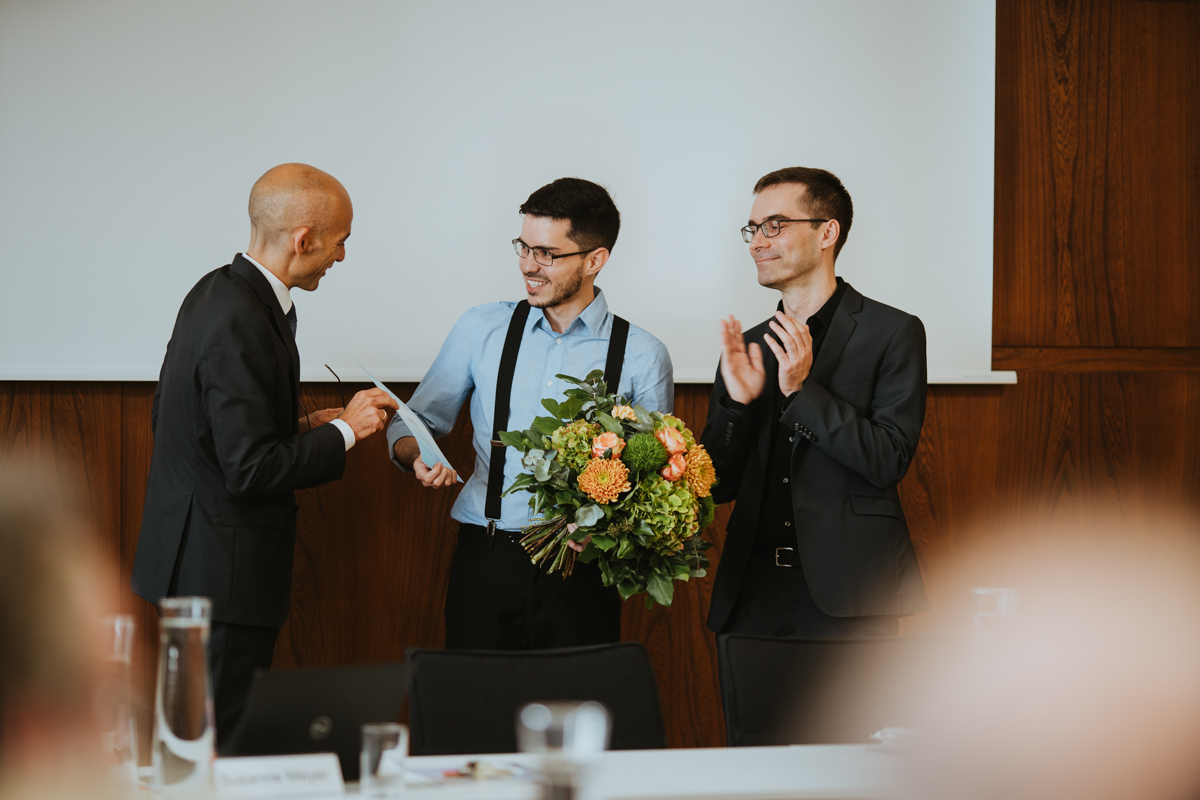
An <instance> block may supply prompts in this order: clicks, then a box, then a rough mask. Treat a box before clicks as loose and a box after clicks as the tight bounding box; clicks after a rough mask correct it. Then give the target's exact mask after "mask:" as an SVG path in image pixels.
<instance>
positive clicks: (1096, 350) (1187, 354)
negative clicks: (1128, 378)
mask: <svg viewBox="0 0 1200 800" xmlns="http://www.w3.org/2000/svg"><path fill="white" fill-rule="evenodd" d="M992 369H1004V370H1019V371H1023V372H1024V371H1028V372H1200V348H1196V347H993V348H992Z"/></svg>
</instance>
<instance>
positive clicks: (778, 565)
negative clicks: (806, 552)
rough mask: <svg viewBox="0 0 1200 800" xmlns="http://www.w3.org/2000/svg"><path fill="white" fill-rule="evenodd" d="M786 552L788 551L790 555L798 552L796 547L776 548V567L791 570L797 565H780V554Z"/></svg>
mask: <svg viewBox="0 0 1200 800" xmlns="http://www.w3.org/2000/svg"><path fill="white" fill-rule="evenodd" d="M784 550H787V551H788V552H789V553H794V552H796V548H794V547H776V548H775V566H777V567H787V568H789V569H790V568H791V567H793V566H795V565H794V564H780V563H779V554H780V553H782V552H783V551H784Z"/></svg>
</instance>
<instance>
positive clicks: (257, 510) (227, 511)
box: [217, 500, 288, 528]
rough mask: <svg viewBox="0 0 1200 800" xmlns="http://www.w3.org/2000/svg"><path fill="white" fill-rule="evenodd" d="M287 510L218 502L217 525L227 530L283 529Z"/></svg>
mask: <svg viewBox="0 0 1200 800" xmlns="http://www.w3.org/2000/svg"><path fill="white" fill-rule="evenodd" d="M287 516H288V515H287V509H285V508H280V507H279V506H271V505H262V504H261V503H256V502H247V501H244V500H218V501H217V524H218V525H222V526H224V527H227V528H283V527H285V526H286V525H287Z"/></svg>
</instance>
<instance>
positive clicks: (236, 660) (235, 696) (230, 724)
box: [208, 622, 279, 748]
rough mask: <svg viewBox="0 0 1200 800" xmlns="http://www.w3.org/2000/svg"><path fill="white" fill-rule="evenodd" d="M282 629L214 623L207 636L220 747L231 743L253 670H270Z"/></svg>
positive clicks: (244, 706) (248, 690)
mask: <svg viewBox="0 0 1200 800" xmlns="http://www.w3.org/2000/svg"><path fill="white" fill-rule="evenodd" d="M277 638H279V628H260V627H258V626H256V625H234V624H232V623H229V622H213V623H212V630H211V633H210V634H209V637H208V671H209V675H210V676H211V677H212V687H213V706H214V707H215V709H214V710H215V713H216V723H217V746H218V748H219V747H220V746H221V744H222V743H228V741H229V737H230V736H231V735H232V734H233V732H234V731H235V730H237V724H238V722H239V721H240V720H241V718H242V712H243V711H245V710H246V700H247V699H248V697H249V694H250V686H251V685H252V684H253V682H254V671H255V670H257V669H270V668H271V659H272V657H273V656H274V655H275V640H276V639H277Z"/></svg>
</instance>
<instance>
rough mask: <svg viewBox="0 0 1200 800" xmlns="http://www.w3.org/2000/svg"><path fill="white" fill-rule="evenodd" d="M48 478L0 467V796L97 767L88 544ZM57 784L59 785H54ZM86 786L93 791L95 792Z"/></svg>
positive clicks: (40, 792) (93, 582)
mask: <svg viewBox="0 0 1200 800" xmlns="http://www.w3.org/2000/svg"><path fill="white" fill-rule="evenodd" d="M56 486H57V484H56V483H55V482H54V481H53V479H52V478H50V476H48V475H46V474H45V473H42V472H40V471H38V470H36V469H30V468H27V467H26V468H23V469H20V470H16V469H13V468H11V467H8V468H5V467H3V466H0V796H4V797H6V798H7V797H16V796H55V794H56V792H57V791H58V789H59V788H61V785H62V783H63V782H64V781H69V780H71V779H72V777H73V776H77V775H79V774H80V773H81V772H86V771H87V770H88V769H90V768H93V767H95V763H94V762H93V761H92V760H91V758H90V756H91V755H92V754H94V753H97V751H98V749H99V748H98V739H97V733H96V727H95V725H94V716H93V713H92V709H93V702H92V701H93V697H94V690H95V686H96V680H97V678H98V674H99V664H100V657H101V649H100V646H101V642H100V631H99V626H98V625H97V622H96V620H97V617H98V616H99V615H100V614H101V613H102V607H103V605H104V601H103V598H102V597H101V594H100V592H99V582H98V580H97V570H96V565H95V564H94V563H93V558H94V556H93V545H92V542H91V541H90V538H89V536H88V533H87V530H86V529H85V527H84V526H83V525H82V524H81V523H80V521H79V520H78V519H77V518H76V517H75V516H74V515H73V514H72V513H70V511H69V510H67V504H66V503H65V502H64V497H63V496H62V493H61V492H59V491H57V489H56ZM56 787H58V788H56ZM93 788H94V787H93Z"/></svg>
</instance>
